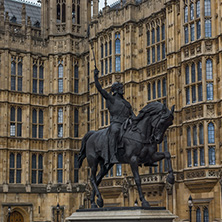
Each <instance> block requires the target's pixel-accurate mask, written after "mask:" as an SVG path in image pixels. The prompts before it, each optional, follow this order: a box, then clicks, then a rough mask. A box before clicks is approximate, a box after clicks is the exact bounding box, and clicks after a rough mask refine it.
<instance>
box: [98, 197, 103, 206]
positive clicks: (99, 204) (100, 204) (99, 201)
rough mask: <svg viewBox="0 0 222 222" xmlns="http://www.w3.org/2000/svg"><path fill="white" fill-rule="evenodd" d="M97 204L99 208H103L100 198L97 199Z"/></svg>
mask: <svg viewBox="0 0 222 222" xmlns="http://www.w3.org/2000/svg"><path fill="white" fill-rule="evenodd" d="M97 204H98V206H99V207H103V199H102V198H98V199H97Z"/></svg>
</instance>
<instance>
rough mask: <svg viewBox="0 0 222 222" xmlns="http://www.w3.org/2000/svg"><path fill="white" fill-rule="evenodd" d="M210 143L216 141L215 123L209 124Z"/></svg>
mask: <svg viewBox="0 0 222 222" xmlns="http://www.w3.org/2000/svg"><path fill="white" fill-rule="evenodd" d="M208 143H209V144H212V143H215V136H214V124H213V123H209V124H208Z"/></svg>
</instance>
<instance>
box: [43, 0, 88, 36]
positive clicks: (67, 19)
mask: <svg viewBox="0 0 222 222" xmlns="http://www.w3.org/2000/svg"><path fill="white" fill-rule="evenodd" d="M90 19H91V1H90V0H81V1H80V0H42V19H41V21H42V34H43V37H45V38H46V37H47V36H49V35H53V36H54V35H59V34H66V33H70V34H74V35H80V36H85V35H86V34H87V28H88V24H89V22H90Z"/></svg>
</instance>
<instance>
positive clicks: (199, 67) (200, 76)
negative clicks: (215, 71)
mask: <svg viewBox="0 0 222 222" xmlns="http://www.w3.org/2000/svg"><path fill="white" fill-rule="evenodd" d="M197 76H198V81H201V80H202V62H198V64H197Z"/></svg>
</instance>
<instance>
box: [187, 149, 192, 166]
mask: <svg viewBox="0 0 222 222" xmlns="http://www.w3.org/2000/svg"><path fill="white" fill-rule="evenodd" d="M187 166H188V167H192V160H191V150H187Z"/></svg>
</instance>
